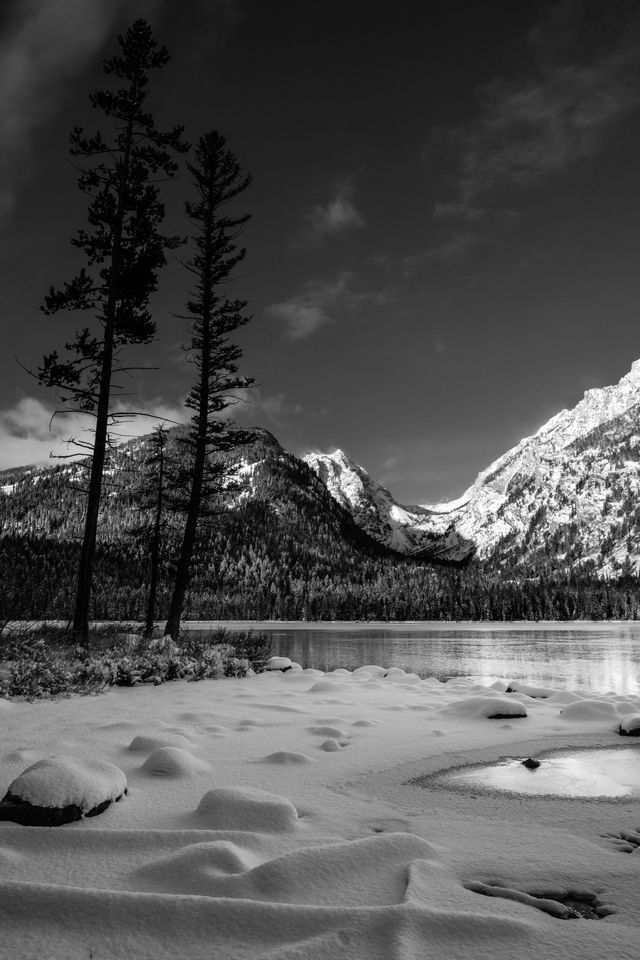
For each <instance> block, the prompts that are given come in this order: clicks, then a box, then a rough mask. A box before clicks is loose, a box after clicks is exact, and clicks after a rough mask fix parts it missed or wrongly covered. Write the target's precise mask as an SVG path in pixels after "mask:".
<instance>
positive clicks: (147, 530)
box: [134, 423, 169, 640]
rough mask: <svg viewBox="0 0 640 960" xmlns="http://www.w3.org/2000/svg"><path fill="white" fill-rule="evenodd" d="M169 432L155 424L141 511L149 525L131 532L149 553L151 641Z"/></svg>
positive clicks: (148, 631)
mask: <svg viewBox="0 0 640 960" xmlns="http://www.w3.org/2000/svg"><path fill="white" fill-rule="evenodd" d="M168 436H169V434H168V431H167V428H166V427H165V426H164V424H162V423H161V424H158V426H157V427H156V428H155V430H154V431H153V433H152V434H151V437H150V438H149V445H150V450H149V456H148V457H147V460H146V464H145V466H146V467H147V468H148V470H149V474H148V476H147V477H145V480H146V481H147V483H146V487H145V491H144V493H143V498H142V499H143V504H142V505H143V507H147V508H149V510H150V512H151V517H150V521H149V522H148V523H147V524H146V525H145V526H143V527H138V528H137V529H136V530H135V531H134V536H136V538H137V539H138V540H139V541H140V542H142V543H143V544H144V545H145V546H146V547H147V549H148V551H149V593H148V595H147V613H146V617H145V623H144V636H145V637H146V638H147V639H148V640H150V639H151V637H152V636H153V625H154V621H155V615H156V596H157V593H158V580H159V574H160V558H161V552H162V539H163V537H162V535H163V532H164V528H165V526H166V520H165V500H166V486H167V483H166V473H167V439H168Z"/></svg>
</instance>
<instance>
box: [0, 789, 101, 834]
mask: <svg viewBox="0 0 640 960" xmlns="http://www.w3.org/2000/svg"><path fill="white" fill-rule="evenodd" d="M80 819H82V809H81V808H80V807H79V806H78V805H77V804H76V803H70V804H68V805H67V806H66V807H38V806H35V805H34V804H32V803H29V801H28V800H23V799H22V797H16V796H14V795H13V794H12V793H6V794H5V795H4V797H3V798H2V800H0V820H11V821H13V823H21V824H22V825H23V826H25V827H60V826H62V824H63V823H72V822H73V821H74V820H80Z"/></svg>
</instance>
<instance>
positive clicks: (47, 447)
mask: <svg viewBox="0 0 640 960" xmlns="http://www.w3.org/2000/svg"><path fill="white" fill-rule="evenodd" d="M135 407H136V409H137V410H138V411H139V412H140V413H141V414H142V416H139V417H135V418H134V419H129V418H127V419H126V422H125V421H123V423H122V424H121V425H120V426H117V427H114V430H113V436H114V440H115V441H116V442H118V440H127V439H129V438H130V437H137V436H142V435H143V434H145V433H150V432H151V430H153V427H154V426H155V424H157V423H158V422H160V421H159V420H158V419H157V418H161V420H164V421H165V422H166V423H167V425H169V426H170V425H171V424H173V423H181V422H185V421H186V419H187V418H188V411H187V410H186V408H185V407H184V406H178V405H175V404H171V403H167V402H166V401H164V400H163V399H162V398H155V399H148V400H144V401H136V404H135ZM125 409H128V408H125V407H124V406H123V405H122V404H115V406H114V411H115V412H116V413H118V412H121V413H122V412H124V411H125ZM145 414H146V416H145ZM52 415H53V408H52V407H50V406H49V405H48V404H46V403H43V402H42V400H40V399H39V398H38V397H32V396H26V397H22V398H21V399H20V400H19V401H18V402H17V403H16V404H14V406H13V407H9V408H6V409H4V410H0V470H6V469H8V468H9V467H16V466H24V465H25V464H30V463H45V462H47V461H49V460H50V458H51V455H53V456H54V457H55V456H67V455H80V454H82V453H83V450H82V449H81V448H78V447H76V446H74V445H72V444H71V445H70V444H69V443H68V441H69V440H70V439H73V440H75V441H78V442H80V443H83V442H84V443H86V442H87V441H90V440H91V437H92V431H93V422H94V421H93V418H92V417H90V416H87V415H86V414H81V413H70V414H65V415H64V416H56V417H54V418H53V419H52ZM84 452H86V451H84Z"/></svg>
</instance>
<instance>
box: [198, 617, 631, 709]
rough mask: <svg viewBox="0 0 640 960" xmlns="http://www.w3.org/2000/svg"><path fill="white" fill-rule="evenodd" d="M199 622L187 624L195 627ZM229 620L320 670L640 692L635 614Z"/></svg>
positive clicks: (278, 650) (275, 649) (278, 651)
mask: <svg viewBox="0 0 640 960" xmlns="http://www.w3.org/2000/svg"><path fill="white" fill-rule="evenodd" d="M215 625H216V624H213V623H212V624H211V626H212V627H213V626H215ZM185 626H187V624H185ZM203 626H204V624H202V623H198V624H195V623H194V624H193V628H195V629H202V628H203ZM227 626H230V627H233V626H234V624H227ZM235 626H238V627H240V626H242V627H248V626H251V627H253V628H255V629H256V630H265V631H266V632H268V633H269V635H270V636H271V638H272V642H273V652H274V654H277V655H280V656H285V657H291V659H292V660H295V661H296V662H297V663H300V664H302V666H303V667H317V668H318V669H320V670H333V669H335V668H336V667H346V669H348V670H353V669H355V668H356V667H359V666H363V665H364V664H367V663H378V664H381V665H383V666H385V667H394V666H397V667H402V668H404V669H405V670H409V671H413V672H415V673H417V674H419V675H420V676H423V677H426V676H431V677H437V678H438V679H440V680H444V679H447V678H448V677H458V676H464V677H471V678H472V679H474V680H478V681H481V682H483V683H487V682H489V683H491V682H492V681H494V680H506V681H509V680H523V681H526V682H529V683H531V684H537V685H539V686H561V687H563V688H565V689H567V688H568V689H574V688H585V689H587V690H590V691H592V692H602V693H605V692H608V691H615V692H616V693H618V694H634V695H635V694H640V623H635V622H629V623H616V624H601V623H598V624H590V623H584V624H583V623H580V624H575V623H569V624H536V625H534V624H522V623H513V624H511V623H505V624H494V623H490V624H480V623H473V624H471V623H470V624H460V623H452V624H449V623H442V624H441V623H433V622H429V623H411V624H404V623H399V624H384V625H382V624H379V623H377V624H367V623H341V624H340V623H316V624H312V623H306V624H302V623H287V624H280V623H273V622H269V621H265V622H259V623H254V624H251V623H246V622H243V623H238V624H235Z"/></svg>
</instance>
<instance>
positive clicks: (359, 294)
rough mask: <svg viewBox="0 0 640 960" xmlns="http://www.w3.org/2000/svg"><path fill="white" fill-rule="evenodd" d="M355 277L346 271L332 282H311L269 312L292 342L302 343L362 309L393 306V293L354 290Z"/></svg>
mask: <svg viewBox="0 0 640 960" xmlns="http://www.w3.org/2000/svg"><path fill="white" fill-rule="evenodd" d="M356 280H357V277H356V275H355V274H354V273H353V272H352V271H350V270H344V271H342V272H341V273H339V274H338V276H337V277H336V278H335V280H332V281H317V280H311V281H309V283H308V284H307V285H306V287H305V288H304V290H303V291H302V292H301V293H299V294H297V295H296V296H294V297H291V298H290V299H289V300H284V301H282V302H281V303H274V304H272V305H271V306H270V307H268V308H267V312H268V313H269V314H270V315H271V316H273V317H276V318H277V319H278V320H282V321H283V322H284V323H285V324H286V327H287V333H288V336H289V338H290V339H291V340H302V339H304V338H306V337H309V336H311V335H312V334H314V333H316V332H317V331H318V330H320V329H321V328H322V327H324V326H327V325H328V324H330V323H335V322H336V321H337V319H338V318H340V317H343V316H345V314H346V315H352V314H354V313H355V312H356V311H357V310H358V309H359V308H360V307H361V306H363V305H367V306H382V305H384V304H387V303H391V302H393V300H394V299H395V294H394V293H393V291H392V290H390V289H382V290H374V289H372V290H357V289H354V285H355V282H356Z"/></svg>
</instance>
